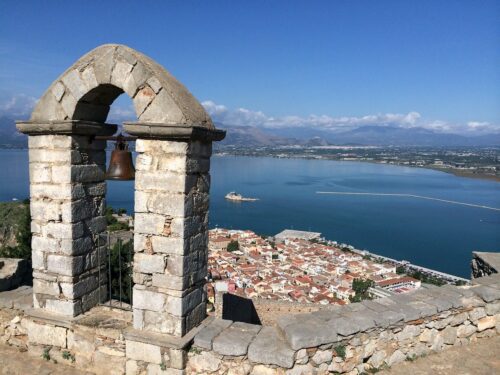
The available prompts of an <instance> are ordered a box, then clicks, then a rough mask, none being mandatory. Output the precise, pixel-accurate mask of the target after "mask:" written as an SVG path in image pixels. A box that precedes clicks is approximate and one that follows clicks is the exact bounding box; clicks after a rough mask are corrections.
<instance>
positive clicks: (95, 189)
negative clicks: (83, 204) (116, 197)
mask: <svg viewBox="0 0 500 375" xmlns="http://www.w3.org/2000/svg"><path fill="white" fill-rule="evenodd" d="M85 193H86V195H88V196H91V197H98V196H103V195H105V194H106V183H105V182H97V183H88V184H85Z"/></svg>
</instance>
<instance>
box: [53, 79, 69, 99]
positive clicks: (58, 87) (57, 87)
mask: <svg viewBox="0 0 500 375" xmlns="http://www.w3.org/2000/svg"><path fill="white" fill-rule="evenodd" d="M65 91H66V88H65V87H64V85H63V84H62V83H61V82H60V81H58V82H56V83H55V84H54V86H52V88H51V92H52V95H54V98H56V100H57V101H58V102H60V101H61V99H62V97H63V95H64V92H65Z"/></svg>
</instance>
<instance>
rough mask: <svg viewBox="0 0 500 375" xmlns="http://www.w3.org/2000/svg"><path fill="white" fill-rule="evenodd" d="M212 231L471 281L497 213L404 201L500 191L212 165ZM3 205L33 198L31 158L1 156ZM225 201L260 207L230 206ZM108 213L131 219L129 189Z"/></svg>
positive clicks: (499, 188) (360, 172)
mask: <svg viewBox="0 0 500 375" xmlns="http://www.w3.org/2000/svg"><path fill="white" fill-rule="evenodd" d="M211 174H212V188H211V206H210V209H211V211H210V226H211V227H215V226H219V227H227V228H234V229H251V230H254V231H256V232H257V233H262V234H276V233H277V232H279V231H281V230H283V229H285V228H294V229H302V230H312V231H317V232H321V233H323V235H324V236H325V237H327V238H329V239H332V240H336V241H339V242H346V243H349V244H352V245H354V246H355V247H357V248H360V249H367V250H370V251H372V252H375V253H379V254H382V255H386V256H389V257H394V258H397V259H406V260H409V261H411V262H412V263H416V264H419V265H422V266H425V267H429V268H434V269H437V270H440V271H443V272H447V273H452V274H456V275H460V276H464V277H469V275H470V270H469V263H470V259H471V252H472V251H473V250H482V251H500V212H499V211H491V210H486V209H481V208H474V207H466V206H459V205H453V204H449V203H443V202H436V201H427V200H421V199H415V198H408V197H393V196H359V195H358V196H355V195H320V194H316V191H345V192H373V193H398V194H399V193H406V194H415V195H423V196H429V197H434V198H441V199H447V200H455V201H460V202H466V203H474V204H480V205H486V206H491V207H497V208H500V184H499V183H497V182H492V181H483V180H476V179H468V178H461V177H456V176H453V175H450V174H447V173H442V172H437V171H432V170H426V169H417V168H407V167H400V166H390V165H382V164H369V163H359V162H338V161H323V160H297V159H273V158H248V157H219V156H214V157H212V166H211ZM0 181H1V185H0V200H3V201H6V200H11V199H12V198H14V197H15V198H18V199H22V198H25V197H27V196H28V195H29V186H28V160H27V151H26V150H0ZM229 191H236V192H238V193H241V194H243V195H244V196H250V197H257V198H259V199H260V200H259V201H257V202H244V203H233V202H229V201H227V200H225V199H224V195H226V194H227V193H228V192H229ZM108 203H109V204H111V205H112V206H114V207H124V208H127V210H129V212H132V211H133V182H111V183H109V185H108Z"/></svg>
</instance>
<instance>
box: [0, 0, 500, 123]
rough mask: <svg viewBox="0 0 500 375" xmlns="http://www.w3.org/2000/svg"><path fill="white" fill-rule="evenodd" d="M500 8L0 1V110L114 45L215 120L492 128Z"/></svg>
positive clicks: (24, 104) (499, 82)
mask: <svg viewBox="0 0 500 375" xmlns="http://www.w3.org/2000/svg"><path fill="white" fill-rule="evenodd" d="M499 19H500V2H498V1H423V0H419V1H404V0H397V1H324V2H323V1H273V2H271V1H251V2H250V1H247V2H243V1H211V2H208V1H164V2H160V1H146V0H144V1H140V2H139V1H130V2H128V1H123V0H122V1H102V0H101V1H94V0H87V1H66V2H62V1H26V0H25V1H18V0H16V1H11V0H3V1H2V2H1V3H0V114H2V113H3V114H8V113H10V114H13V115H17V116H21V115H22V114H23V113H25V112H26V113H28V112H29V110H30V108H31V107H32V105H33V103H34V101H35V100H36V98H38V97H40V95H41V94H42V93H43V92H44V90H45V89H46V88H47V87H48V86H49V85H50V83H51V82H52V81H53V80H54V79H55V78H57V76H58V75H59V74H60V73H62V72H63V71H64V70H65V69H66V68H67V67H68V66H69V65H71V64H72V63H73V62H74V61H75V60H77V59H78V58H79V57H80V56H81V55H83V54H84V53H86V52H87V51H89V50H91V49H93V48H94V47H96V46H98V45H100V44H104V43H122V44H126V45H129V46H130V47H132V48H135V49H137V50H139V51H141V52H143V53H145V54H147V55H149V56H151V57H152V58H153V59H155V60H157V61H158V62H159V63H160V64H162V65H163V66H165V67H166V68H167V69H168V70H169V71H170V72H171V73H172V74H173V75H174V76H175V77H177V78H178V79H179V80H180V81H181V82H182V83H184V84H185V85H186V86H187V87H188V89H189V90H190V91H191V92H192V93H193V94H194V95H195V96H196V97H197V98H198V99H199V100H200V101H201V102H203V103H204V105H205V107H206V108H207V110H208V111H209V113H211V115H212V116H213V117H214V119H215V120H219V121H226V122H232V123H235V124H241V125H244V124H250V125H258V126H268V127H273V126H274V127H276V126H319V127H325V128H331V129H338V128H341V129H343V128H345V127H349V126H359V125H363V124H379V123H380V124H394V125H397V126H425V127H428V128H431V129H436V130H438V131H457V132H466V133H467V132H470V133H481V132H489V131H500V129H499V125H500V106H499V104H500V64H499V63H500V22H499V21H498V20H499ZM114 107H115V108H114V111H115V112H114V113H115V114H119V113H125V114H127V111H130V108H129V102H128V100H127V99H121V98H120V99H118V101H117V103H116V104H115V105H114ZM117 116H118V115H117Z"/></svg>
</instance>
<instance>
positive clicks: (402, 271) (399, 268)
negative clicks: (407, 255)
mask: <svg viewBox="0 0 500 375" xmlns="http://www.w3.org/2000/svg"><path fill="white" fill-rule="evenodd" d="M405 272H406V269H405V268H404V266H397V267H396V273H397V274H398V275H401V274H403V273H405Z"/></svg>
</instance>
